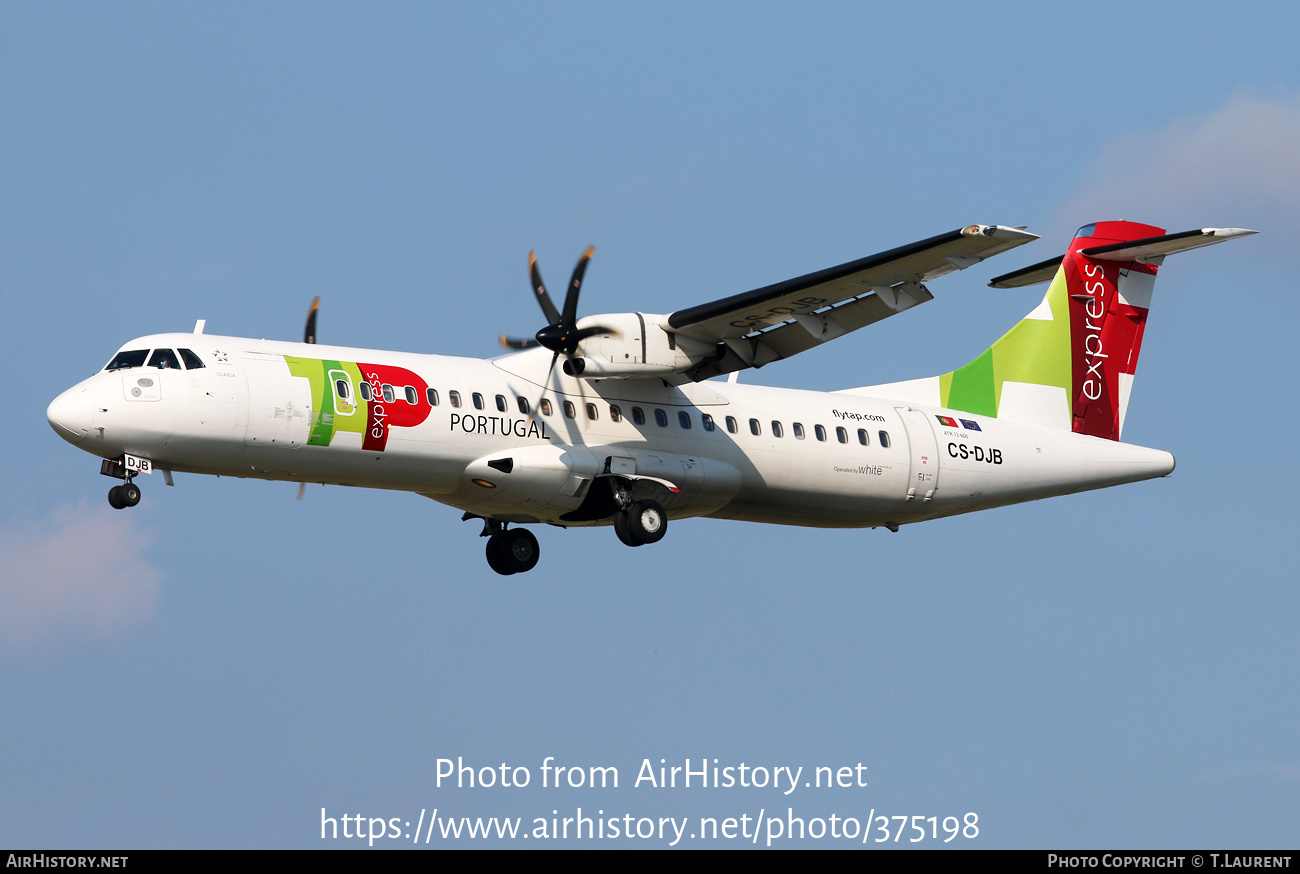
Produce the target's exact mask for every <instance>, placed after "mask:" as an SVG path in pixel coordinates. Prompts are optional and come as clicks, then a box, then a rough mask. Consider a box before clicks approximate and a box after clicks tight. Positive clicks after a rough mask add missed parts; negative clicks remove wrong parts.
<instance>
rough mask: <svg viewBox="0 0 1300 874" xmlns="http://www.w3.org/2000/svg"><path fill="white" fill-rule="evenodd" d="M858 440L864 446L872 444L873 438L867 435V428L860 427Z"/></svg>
mask: <svg viewBox="0 0 1300 874" xmlns="http://www.w3.org/2000/svg"><path fill="white" fill-rule="evenodd" d="M858 442H859V443H861V444H862V445H863V446H870V445H871V438H870V437H868V436H867V429H866V428H859V429H858Z"/></svg>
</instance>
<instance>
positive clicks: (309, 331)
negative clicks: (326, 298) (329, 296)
mask: <svg viewBox="0 0 1300 874" xmlns="http://www.w3.org/2000/svg"><path fill="white" fill-rule="evenodd" d="M319 310H320V295H316V298H315V299H314V300H313V301H312V302H311V309H309V310H307V328H306V330H304V331H303V334H302V341H303V342H304V343H315V342H316V313H317V311H319Z"/></svg>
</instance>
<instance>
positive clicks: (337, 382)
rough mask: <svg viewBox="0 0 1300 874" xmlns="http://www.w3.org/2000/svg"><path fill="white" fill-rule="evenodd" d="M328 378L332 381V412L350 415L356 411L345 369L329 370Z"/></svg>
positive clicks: (350, 381) (350, 384) (350, 382)
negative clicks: (334, 397)
mask: <svg viewBox="0 0 1300 874" xmlns="http://www.w3.org/2000/svg"><path fill="white" fill-rule="evenodd" d="M329 378H330V379H331V380H333V381H334V394H335V396H336V398H337V399H336V400H335V402H334V413H335V414H336V415H339V416H350V415H352V414H353V413H355V412H356V411H357V404H356V401H354V400H353V399H352V380H351V379H349V378H348V375H347V373H346V372H345V371H342V370H331V371H330V372H329Z"/></svg>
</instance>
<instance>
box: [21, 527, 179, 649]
mask: <svg viewBox="0 0 1300 874" xmlns="http://www.w3.org/2000/svg"><path fill="white" fill-rule="evenodd" d="M148 543H149V538H148V537H147V536H145V535H144V534H142V533H141V531H140V529H139V524H138V523H137V522H136V521H134V520H133V519H132V518H131V516H130V515H129V514H128V513H124V512H114V511H112V510H110V509H107V508H106V509H104V510H102V511H99V510H90V509H88V508H86V507H85V506H84V505H82V506H78V507H65V508H63V509H61V510H58V511H56V512H55V513H54V514H52V515H51V516H50V517H49V518H47V519H45V520H43V521H41V522H38V523H35V524H32V523H28V524H25V525H21V526H20V525H10V526H8V527H6V528H4V529H0V574H2V575H3V576H2V577H0V643H3V644H5V645H7V646H8V647H11V648H23V647H28V646H32V645H35V644H39V643H45V642H47V641H50V640H52V639H55V638H66V637H72V636H91V637H96V638H104V637H112V636H114V635H117V634H120V633H122V632H123V631H126V630H127V629H129V628H131V627H133V626H135V625H137V624H139V623H140V622H143V621H145V620H146V619H148V618H149V617H150V616H152V615H153V613H154V611H155V609H156V607H157V602H158V585H159V582H160V580H161V579H162V575H161V574H160V573H159V572H158V571H157V570H156V569H155V568H154V567H153V566H152V565H150V564H149V563H148V562H147V561H146V560H145V559H144V557H143V553H144V550H145V547H146V546H148Z"/></svg>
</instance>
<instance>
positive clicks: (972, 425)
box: [961, 419, 980, 431]
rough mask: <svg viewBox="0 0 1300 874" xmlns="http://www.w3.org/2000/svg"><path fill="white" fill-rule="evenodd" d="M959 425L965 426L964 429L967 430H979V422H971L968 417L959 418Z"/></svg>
mask: <svg viewBox="0 0 1300 874" xmlns="http://www.w3.org/2000/svg"><path fill="white" fill-rule="evenodd" d="M961 426H962V427H963V428H965V429H966V430H968V431H979V430H980V424H979V422H972V421H971V420H970V419H962V420H961Z"/></svg>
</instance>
